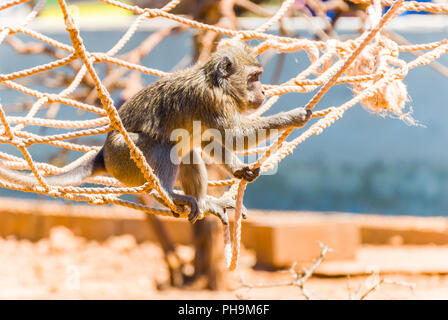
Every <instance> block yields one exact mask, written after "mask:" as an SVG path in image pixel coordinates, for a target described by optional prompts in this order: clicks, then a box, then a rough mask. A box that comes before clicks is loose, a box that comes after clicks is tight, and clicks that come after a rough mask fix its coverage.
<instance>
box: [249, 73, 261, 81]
mask: <svg viewBox="0 0 448 320" xmlns="http://www.w3.org/2000/svg"><path fill="white" fill-rule="evenodd" d="M260 75H261V71H256V72H253V73H251V74H250V75H249V81H260Z"/></svg>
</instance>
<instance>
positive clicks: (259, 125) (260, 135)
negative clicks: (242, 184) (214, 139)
mask: <svg viewBox="0 0 448 320" xmlns="http://www.w3.org/2000/svg"><path fill="white" fill-rule="evenodd" d="M311 114H312V113H311V110H306V109H304V108H299V109H295V110H291V111H287V112H280V113H278V114H276V115H272V116H268V117H263V118H259V119H255V120H252V119H251V120H249V119H247V118H246V117H242V118H241V119H240V122H239V125H238V126H235V128H233V129H226V130H225V141H226V146H227V147H230V148H231V149H233V150H247V149H249V148H252V147H254V146H257V145H258V144H259V143H261V142H263V141H264V140H266V139H268V138H269V137H270V136H272V135H276V134H278V133H279V131H283V130H285V129H289V128H298V127H303V126H304V125H305V124H306V123H307V122H308V120H309V119H310V118H311Z"/></svg>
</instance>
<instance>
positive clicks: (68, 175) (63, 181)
mask: <svg viewBox="0 0 448 320" xmlns="http://www.w3.org/2000/svg"><path fill="white" fill-rule="evenodd" d="M105 171H106V169H105V166H104V156H103V149H101V150H100V151H98V153H97V154H96V155H95V156H94V157H92V158H90V159H89V160H87V161H86V162H84V163H82V164H80V165H79V166H77V167H75V168H73V169H72V170H70V171H67V172H64V173H61V174H57V175H53V176H48V177H45V180H46V181H47V182H48V184H50V185H57V186H76V185H79V184H82V183H83V182H84V181H85V180H86V179H87V178H89V177H92V176H95V175H98V174H100V173H103V172H105ZM0 179H3V180H6V181H8V182H10V183H14V184H19V185H23V186H25V187H34V186H36V185H38V184H39V182H38V181H37V179H36V177H35V176H33V175H29V174H26V173H21V172H19V171H16V170H11V169H7V168H4V167H1V166H0Z"/></svg>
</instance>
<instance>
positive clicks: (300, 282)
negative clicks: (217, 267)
mask: <svg viewBox="0 0 448 320" xmlns="http://www.w3.org/2000/svg"><path fill="white" fill-rule="evenodd" d="M319 245H320V247H321V252H320V255H319V258H317V260H316V261H314V264H313V265H312V266H311V268H310V269H308V270H307V269H304V268H303V272H300V271H296V270H295V269H296V268H295V266H296V263H293V265H292V266H291V268H290V269H289V271H290V272H291V274H292V277H293V278H294V280H293V281H284V282H274V283H256V284H249V283H247V282H246V281H245V280H244V279H243V278H242V277H240V279H241V284H242V285H243V287H245V288H272V287H287V286H295V287H299V288H300V291H301V292H302V294H303V296H304V297H305V299H307V300H311V295H310V293H309V292H308V290H307V289H305V282H306V281H307V280H308V279H309V278H311V276H312V275H313V273H314V272H315V271H316V269H317V267H318V266H319V265H320V264H321V263H322V261H323V260H324V258H325V255H326V254H327V253H328V252H329V251H331V250H332V249H331V248H329V247H327V246H325V245H323V244H322V243H319Z"/></svg>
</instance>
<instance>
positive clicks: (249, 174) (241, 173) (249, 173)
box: [233, 167, 260, 182]
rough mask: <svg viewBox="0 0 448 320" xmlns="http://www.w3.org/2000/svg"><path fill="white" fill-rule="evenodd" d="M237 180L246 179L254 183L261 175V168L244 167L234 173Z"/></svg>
mask: <svg viewBox="0 0 448 320" xmlns="http://www.w3.org/2000/svg"><path fill="white" fill-rule="evenodd" d="M233 175H234V176H235V178H238V179H244V180H246V181H248V182H252V181H254V180H255V179H257V178H258V176H259V175H260V168H255V169H251V168H250V167H243V168H242V169H240V170H237V171H235V172H234V173H233Z"/></svg>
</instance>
